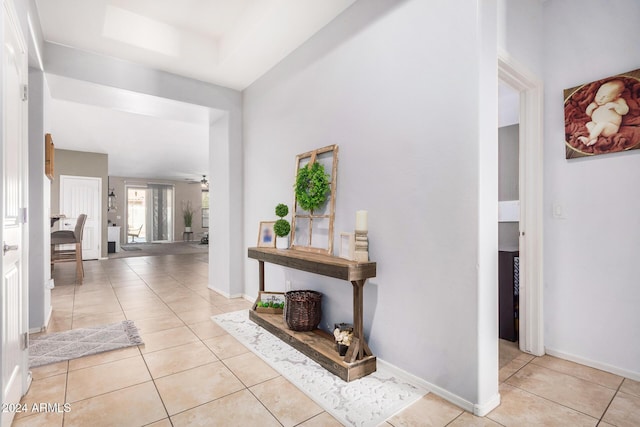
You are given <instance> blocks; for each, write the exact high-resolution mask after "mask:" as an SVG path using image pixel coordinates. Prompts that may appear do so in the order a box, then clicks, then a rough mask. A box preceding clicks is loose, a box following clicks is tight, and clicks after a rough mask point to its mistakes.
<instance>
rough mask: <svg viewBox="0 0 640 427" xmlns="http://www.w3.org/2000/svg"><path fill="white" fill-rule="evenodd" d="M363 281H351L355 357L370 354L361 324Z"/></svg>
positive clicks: (359, 357)
mask: <svg viewBox="0 0 640 427" xmlns="http://www.w3.org/2000/svg"><path fill="white" fill-rule="evenodd" d="M364 283H365V281H364V280H354V281H352V282H351V284H352V285H353V337H354V340H353V343H354V344H355V346H356V347H357V348H355V349H354V351H355V352H356V355H355V357H356V358H357V359H362V358H363V357H365V356H370V355H371V354H372V353H371V350H369V346H368V345H367V343H366V342H365V340H364V330H363V326H362V325H363V321H362V315H363V310H362V306H363V294H364V292H363V288H364ZM352 357H353V356H352Z"/></svg>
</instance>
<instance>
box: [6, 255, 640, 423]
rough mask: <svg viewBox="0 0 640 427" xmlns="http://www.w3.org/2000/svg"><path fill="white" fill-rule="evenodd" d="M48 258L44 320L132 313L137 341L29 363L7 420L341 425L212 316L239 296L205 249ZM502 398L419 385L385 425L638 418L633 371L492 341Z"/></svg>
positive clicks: (86, 322) (90, 321)
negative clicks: (469, 408) (449, 394)
mask: <svg viewBox="0 0 640 427" xmlns="http://www.w3.org/2000/svg"><path fill="white" fill-rule="evenodd" d="M74 268H75V266H74V265H73V264H66V265H64V264H63V265H58V266H56V271H55V276H54V278H55V282H56V287H55V289H54V290H53V292H52V303H53V307H54V312H53V317H52V319H51V322H50V324H49V328H48V331H47V332H55V331H62V330H68V329H72V328H81V327H85V326H90V325H100V324H105V323H112V322H117V321H120V320H124V319H133V320H134V321H135V323H136V325H137V326H138V328H139V329H140V333H141V335H142V338H143V340H144V341H145V345H143V346H139V347H131V348H126V349H122V350H117V351H112V352H108V353H103V354H98V355H94V356H89V357H85V358H82V359H76V360H72V361H69V362H61V363H57V364H53V365H48V366H43V367H40V368H35V369H33V379H34V380H33V383H32V385H31V389H30V390H29V392H28V393H27V395H26V396H25V397H24V399H23V402H24V403H26V404H27V406H28V407H29V408H31V407H32V405H33V403H49V404H54V403H59V404H63V403H68V404H69V405H70V406H69V407H70V411H69V412H66V413H65V412H41V413H32V412H27V413H19V414H17V416H16V419H15V421H14V423H13V426H16V427H17V426H30V427H31V426H47V427H54V426H88V425H90V426H92V427H99V426H117V427H122V426H153V427H169V426H243V427H246V426H260V427H269V426H305V427H313V426H318V427H331V426H339V425H340V423H339V422H337V421H336V420H335V419H334V418H333V417H332V416H331V415H329V414H328V413H326V412H325V411H323V410H322V408H320V407H319V406H317V405H316V404H315V403H314V402H313V401H311V400H310V399H309V398H308V397H306V395H304V393H302V392H301V391H299V390H298V389H297V388H295V387H294V386H293V385H292V384H291V383H289V382H288V381H287V380H286V379H285V378H283V377H282V376H280V375H279V374H278V373H277V372H276V371H274V370H273V369H271V368H270V367H269V366H268V365H266V364H265V363H264V362H263V361H262V360H261V359H259V358H258V357H257V356H255V355H254V354H253V353H251V352H249V351H248V350H247V349H246V348H245V347H244V346H243V345H242V344H240V343H239V342H238V341H236V340H235V339H234V338H233V337H232V336H230V335H228V334H227V333H226V332H225V331H224V330H223V329H222V328H220V327H219V326H217V325H216V324H215V323H214V322H212V321H211V320H210V317H211V316H212V315H215V314H220V313H223V312H229V311H236V310H240V309H246V308H249V306H250V305H251V304H250V303H249V302H247V301H245V300H242V299H227V298H225V297H223V296H221V295H219V294H217V293H215V292H213V291H211V290H209V289H207V269H208V265H207V255H206V254H198V255H168V256H155V257H137V258H120V259H110V260H105V261H90V262H85V271H86V277H85V281H84V284H83V285H82V286H76V285H75V284H74V273H75V270H74ZM500 356H501V357H500V367H501V369H500V378H499V381H500V393H501V397H502V404H501V405H500V406H499V407H498V408H496V409H495V410H494V411H492V412H491V413H490V414H489V415H488V416H487V417H484V418H479V417H475V416H473V415H471V414H470V413H468V412H465V411H463V410H461V409H460V408H458V407H457V406H455V405H452V404H450V403H448V402H447V401H445V400H443V399H441V398H439V397H437V396H435V395H434V394H428V395H426V396H425V397H424V398H423V399H421V400H420V401H418V402H417V403H415V404H414V405H412V406H411V407H409V408H407V409H406V410H405V411H403V412H402V413H400V414H398V415H396V416H394V417H392V418H390V419H389V420H387V422H386V423H385V425H386V426H387V427H389V426H395V427H398V426H500V425H503V426H529V425H542V426H583V425H584V426H596V425H600V426H639V425H640V382H636V381H632V380H629V379H625V378H622V377H619V376H616V375H612V374H609V373H606V372H602V371H599V370H596V369H593V368H589V367H585V366H582V365H578V364H575V363H571V362H567V361H564V360H561V359H557V358H553V357H550V356H544V357H533V356H530V355H527V354H524V353H521V352H520V351H518V349H517V347H515V345H513V344H511V343H508V342H501V344H500Z"/></svg>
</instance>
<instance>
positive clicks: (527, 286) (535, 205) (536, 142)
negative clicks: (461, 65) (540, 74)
mask: <svg viewBox="0 0 640 427" xmlns="http://www.w3.org/2000/svg"><path fill="white" fill-rule="evenodd" d="M498 79H499V80H500V81H501V82H502V83H504V84H506V85H507V86H509V87H511V88H513V89H514V90H515V91H516V92H517V93H518V95H519V99H518V112H519V113H518V115H519V125H518V199H519V202H520V203H519V206H518V208H517V212H518V215H519V219H518V261H519V263H518V267H519V268H518V284H519V285H518V347H519V349H520V350H521V351H523V352H526V353H530V354H533V355H536V356H542V355H543V354H544V340H543V317H542V314H543V313H542V290H543V286H542V285H543V284H542V278H543V274H542V268H543V265H542V264H543V263H542V207H543V206H542V204H543V200H542V176H543V167H542V166H543V158H542V143H543V140H542V104H543V102H542V96H543V92H542V82H541V81H540V80H539V79H538V78H537V77H535V76H534V75H533V74H531V73H530V72H529V71H528V70H527V69H526V68H525V67H524V66H522V65H521V64H520V63H518V62H517V61H515V60H514V59H513V58H511V57H510V56H509V55H508V54H507V53H506V52H502V51H501V52H499V53H498Z"/></svg>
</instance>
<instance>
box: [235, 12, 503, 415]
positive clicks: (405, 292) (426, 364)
mask: <svg viewBox="0 0 640 427" xmlns="http://www.w3.org/2000/svg"><path fill="white" fill-rule="evenodd" d="M490 4H491V2H483V7H486V6H487V5H490ZM478 5H479V3H477V2H474V1H456V2H445V1H437V2H424V1H419V0H414V1H400V2H399V1H378V2H357V3H355V4H354V5H353V6H352V7H351V8H350V9H348V10H347V11H346V12H345V13H344V14H343V15H341V16H339V17H338V18H337V19H336V20H335V21H333V22H332V23H331V24H329V26H328V27H326V28H325V29H324V30H323V31H321V32H320V33H319V34H317V35H316V36H315V37H314V38H312V39H311V40H310V41H309V42H308V43H306V44H305V45H303V46H302V47H301V48H300V49H298V50H297V51H296V52H294V53H293V54H292V55H290V56H289V57H288V58H286V59H285V60H284V61H283V62H281V63H280V64H279V65H278V66H277V67H275V68H274V69H273V70H272V71H270V72H269V73H267V74H266V75H265V76H263V78H261V79H260V80H259V81H258V82H257V83H255V84H254V85H252V86H251V87H250V88H249V89H247V90H246V91H245V93H244V94H245V97H244V106H245V109H244V112H245V114H244V123H245V125H244V138H245V183H246V186H245V199H244V202H245V229H246V237H245V243H246V245H247V246H255V245H256V239H257V235H258V225H259V222H260V221H264V220H273V219H275V214H274V212H273V209H274V207H275V206H276V204H278V203H287V204H289V206H291V203H292V201H293V188H292V186H293V181H294V177H295V156H296V155H297V154H299V153H303V152H306V151H308V150H311V149H314V148H319V147H323V146H326V145H329V144H338V145H339V150H340V154H339V158H340V159H339V167H338V189H337V203H336V224H335V230H336V233H335V235H336V236H337V235H338V233H339V232H340V231H352V230H353V229H354V227H355V212H356V210H359V209H366V210H368V211H369V239H370V256H371V259H372V260H373V261H376V262H377V263H378V270H377V277H376V278H375V279H372V280H370V281H368V282H367V285H366V286H365V288H364V294H365V296H364V298H365V301H364V325H365V335H366V338H367V339H368V342H369V344H370V347H371V348H372V350H373V351H374V353H375V354H376V355H377V356H378V357H380V358H381V359H384V360H385V361H387V362H390V363H392V364H393V365H396V366H398V367H400V368H402V369H404V370H406V371H408V372H410V373H412V374H414V375H416V376H418V377H419V378H421V379H423V380H425V381H427V382H429V383H430V384H432V385H434V386H435V387H436V388H439V389H440V391H441V392H442V393H443V394H447V393H448V394H449V397H458V398H459V399H460V400H461V401H463V400H464V401H466V402H471V403H473V404H476V403H486V400H487V399H491V398H494V397H495V396H494V395H495V394H497V274H496V271H495V270H496V269H497V209H496V201H497V157H498V154H497V127H496V126H495V125H494V126H492V127H491V130H490V131H489V135H488V137H487V138H486V139H484V137H485V136H486V135H485V134H484V133H483V132H484V124H483V125H481V123H480V122H481V119H480V112H479V110H480V94H481V93H482V94H483V95H484V93H485V89H487V90H486V94H487V95H486V97H485V96H483V97H482V106H483V108H484V109H485V110H487V111H488V113H491V111H492V108H491V107H492V103H493V106H494V112H493V113H491V114H492V117H493V118H494V119H495V118H497V93H493V92H492V90H491V89H492V88H494V87H497V73H495V72H494V71H492V70H494V69H495V63H496V52H495V49H496V40H495V38H494V39H493V41H492V43H491V42H489V43H488V46H484V45H483V42H485V41H486V40H485V39H482V37H483V36H484V35H485V34H484V33H483V32H482V31H479V28H478V25H480V24H479V23H478V22H479V21H482V20H483V19H488V20H491V19H494V18H493V17H492V16H491V12H488V16H482V13H487V11H486V10H483V9H482V8H480V9H478ZM488 9H491V8H490V7H489V8H488ZM494 12H495V10H494ZM451 20H455V21H456V22H457V23H458V24H457V25H456V26H455V29H454V27H453V26H451V25H449V23H450V22H451ZM492 25H494V27H492V28H494V29H495V22H493V23H492ZM483 30H484V29H483ZM479 33H482V34H480V35H479ZM490 33H491V31H489V32H488V34H486V35H489V36H490ZM445 39H446V40H447V43H442V42H441V41H442V40H445ZM418 40H419V41H420V42H417V41H418ZM489 40H491V39H490V37H489ZM481 46H482V47H481ZM481 49H487V51H484V50H482V53H481V54H480V53H479V52H478V50H481ZM492 49H493V53H491V51H492ZM487 52H488V53H487ZM483 55H484V56H483ZM485 57H486V58H487V64H488V68H486V69H485V68H483V67H484V66H483V64H482V59H484V58H485ZM479 58H480V59H479ZM491 65H492V66H491ZM487 69H488V70H489V73H488V74H487V73H486V70H487ZM485 79H486V80H485ZM480 88H482V90H480ZM488 123H489V124H490V123H491V120H489V121H488ZM485 124H486V123H485ZM487 127H489V126H487ZM481 144H482V147H483V148H482V150H483V154H482V155H483V156H486V155H488V156H489V157H491V158H492V161H493V162H494V163H495V165H493V166H492V167H490V168H487V170H485V171H483V170H481V169H480V166H479V163H480V154H479V151H480V148H479V147H480V146H481ZM487 177H488V178H487ZM479 179H482V180H484V179H487V182H493V184H488V185H486V187H485V188H483V189H482V191H486V194H487V195H488V197H487V198H486V200H489V199H491V206H492V208H491V209H490V211H491V212H492V213H493V219H492V220H490V221H489V219H490V218H491V213H490V214H489V215H484V214H483V216H482V219H479V211H480V209H481V202H480V194H481V189H480V184H479ZM484 221H488V225H487V224H485V222H484ZM479 224H482V226H483V227H485V226H487V227H488V229H492V230H494V231H493V233H492V234H493V236H492V237H493V239H494V240H493V242H491V243H490V244H489V248H490V249H489V252H488V253H487V254H486V256H487V257H488V263H487V265H489V267H488V269H489V270H491V269H492V268H493V271H492V272H489V273H488V274H487V272H485V270H484V268H485V265H484V264H483V265H482V268H481V273H479V272H478V264H479V262H480V261H479V259H480V255H479ZM482 262H484V261H482ZM245 265H246V269H245V276H246V278H247V283H246V288H247V292H248V293H249V294H250V295H256V294H257V286H258V278H257V270H258V267H257V263H256V262H255V261H253V260H247V261H246V263H245ZM266 270H267V286H268V287H269V288H270V289H273V290H283V289H284V287H285V281H286V280H290V281H291V283H292V286H293V287H294V288H297V289H300V288H310V289H316V290H319V291H321V292H323V294H324V297H323V312H324V314H323V320H322V325H321V326H322V327H324V328H327V329H330V328H331V327H332V326H333V323H335V322H342V321H350V320H351V315H352V314H351V313H352V300H351V285H350V284H349V283H346V282H343V281H338V280H332V279H327V278H323V277H320V276H316V275H311V274H306V273H300V272H297V271H293V270H285V269H282V268H279V267H275V266H269V265H267V269H266ZM483 275H484V276H485V277H492V279H489V282H491V287H490V288H489V289H488V290H487V291H482V292H481V291H480V290H479V287H480V285H479V276H483ZM485 300H489V301H493V300H495V301H494V305H493V306H491V304H485ZM481 307H482V309H483V310H484V309H486V310H487V311H486V312H484V311H483V312H482V314H479V312H480V310H481ZM486 324H489V325H490V327H489V329H490V331H489V332H488V333H487V332H486V331H485V330H484V329H483V328H484V325H486ZM492 358H493V362H495V363H493V364H495V365H496V366H495V370H493V371H492V370H491V368H490V367H489V368H486V367H485V365H482V363H487V364H488V365H489V366H491V363H492V361H491V360H492ZM481 367H482V369H481ZM481 371H482V374H485V375H487V377H490V378H488V379H486V380H480V379H479V378H480V376H481ZM487 384H489V387H486V386H487ZM487 389H492V392H486V390H487ZM489 394H493V395H492V396H490V397H489V396H488V395H489ZM460 403H463V402H460Z"/></svg>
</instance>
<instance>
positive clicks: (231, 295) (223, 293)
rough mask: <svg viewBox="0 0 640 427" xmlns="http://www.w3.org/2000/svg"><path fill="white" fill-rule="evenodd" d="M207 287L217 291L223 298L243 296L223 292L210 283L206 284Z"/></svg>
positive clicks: (241, 296) (241, 295)
mask: <svg viewBox="0 0 640 427" xmlns="http://www.w3.org/2000/svg"><path fill="white" fill-rule="evenodd" d="M207 288H208V289H211V290H212V291H214V292H217V293H219V294H220V295H222V296H223V297H225V298H229V299H231V298H244V294H229V293H227V292H224V291H222V290H220V289H216V288H214V287H213V286H211V285H209V286H207Z"/></svg>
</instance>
